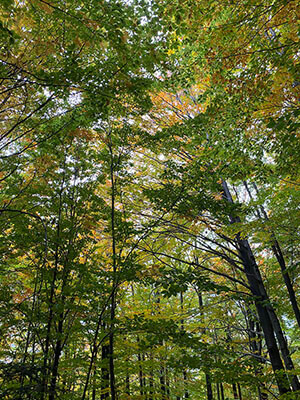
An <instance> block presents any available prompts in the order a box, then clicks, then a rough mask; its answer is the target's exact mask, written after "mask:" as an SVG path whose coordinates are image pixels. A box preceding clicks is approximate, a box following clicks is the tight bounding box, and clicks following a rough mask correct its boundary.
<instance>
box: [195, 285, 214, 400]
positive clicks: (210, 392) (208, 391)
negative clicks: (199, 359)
mask: <svg viewBox="0 0 300 400" xmlns="http://www.w3.org/2000/svg"><path fill="white" fill-rule="evenodd" d="M197 294H198V302H199V308H200V316H201V319H202V323H203V324H204V313H203V298H202V293H201V292H200V291H199V290H197ZM203 333H205V329H203ZM205 382H206V394H207V400H213V390H212V385H211V377H210V374H209V372H207V371H206V372H205Z"/></svg>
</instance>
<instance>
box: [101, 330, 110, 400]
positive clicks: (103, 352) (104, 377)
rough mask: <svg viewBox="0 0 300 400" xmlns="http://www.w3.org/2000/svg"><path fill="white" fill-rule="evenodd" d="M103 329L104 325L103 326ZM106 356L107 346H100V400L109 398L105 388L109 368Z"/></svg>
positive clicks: (106, 386)
mask: <svg viewBox="0 0 300 400" xmlns="http://www.w3.org/2000/svg"><path fill="white" fill-rule="evenodd" d="M104 329H105V325H104ZM108 354H109V346H108V345H107V344H104V345H102V349H101V359H102V368H101V391H102V392H104V393H101V400H105V399H107V398H108V397H109V394H108V392H107V390H106V389H107V388H108V386H109V368H108V363H109V360H108Z"/></svg>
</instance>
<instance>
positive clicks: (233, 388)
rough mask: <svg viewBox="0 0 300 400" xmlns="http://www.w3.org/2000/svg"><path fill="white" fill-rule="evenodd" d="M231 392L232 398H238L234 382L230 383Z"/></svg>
mask: <svg viewBox="0 0 300 400" xmlns="http://www.w3.org/2000/svg"><path fill="white" fill-rule="evenodd" d="M232 392H233V398H234V399H238V392H237V388H236V384H235V383H233V384H232Z"/></svg>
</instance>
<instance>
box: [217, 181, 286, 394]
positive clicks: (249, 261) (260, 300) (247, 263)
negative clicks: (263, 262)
mask: <svg viewBox="0 0 300 400" xmlns="http://www.w3.org/2000/svg"><path fill="white" fill-rule="evenodd" d="M222 187H223V194H224V198H225V199H226V200H227V201H228V202H230V203H233V200H232V197H231V194H230V191H229V189H228V186H227V184H226V182H225V181H222ZM229 218H230V222H231V223H232V224H233V223H236V222H240V219H239V217H233V216H232V215H229ZM236 243H237V245H238V250H239V254H240V258H241V260H242V263H243V266H244V272H245V275H246V277H247V280H248V283H249V286H250V290H251V293H252V295H253V296H254V299H255V305H256V309H257V313H258V316H259V320H260V325H261V327H262V329H263V332H264V336H265V341H266V345H267V349H268V353H269V356H270V361H271V365H272V369H273V371H274V375H275V379H276V382H277V386H278V390H279V393H280V394H285V393H287V392H289V391H290V387H289V381H288V378H287V376H286V374H285V372H284V367H283V363H282V360H281V357H280V353H279V349H278V346H277V342H276V338H275V327H274V325H273V323H272V322H274V314H275V312H274V313H272V314H271V315H272V319H271V315H270V308H271V307H270V301H269V297H268V295H267V292H266V290H265V287H264V284H263V281H262V278H261V275H260V272H259V269H258V266H257V264H256V261H255V257H254V255H253V253H252V250H251V248H250V245H249V242H248V240H245V239H241V237H240V235H239V234H238V235H237V236H236ZM275 315H276V314H275ZM277 328H278V326H277ZM279 375H280V376H279Z"/></svg>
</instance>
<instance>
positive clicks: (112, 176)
mask: <svg viewBox="0 0 300 400" xmlns="http://www.w3.org/2000/svg"><path fill="white" fill-rule="evenodd" d="M109 152H110V183H111V214H110V222H111V236H112V270H113V271H112V272H113V277H112V294H111V309H110V333H109V379H110V396H111V400H116V385H115V366H114V325H115V322H114V321H115V310H116V291H117V249H116V246H117V243H116V223H115V196H116V187H115V162H114V154H113V147H112V140H111V132H110V133H109Z"/></svg>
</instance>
